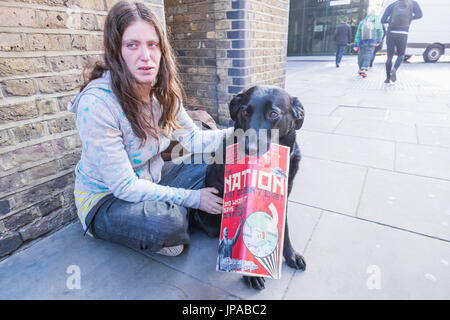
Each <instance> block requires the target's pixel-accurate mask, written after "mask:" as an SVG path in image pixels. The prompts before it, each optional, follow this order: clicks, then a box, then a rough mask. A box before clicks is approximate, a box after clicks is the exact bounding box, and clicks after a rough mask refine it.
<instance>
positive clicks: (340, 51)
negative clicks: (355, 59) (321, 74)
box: [336, 44, 346, 64]
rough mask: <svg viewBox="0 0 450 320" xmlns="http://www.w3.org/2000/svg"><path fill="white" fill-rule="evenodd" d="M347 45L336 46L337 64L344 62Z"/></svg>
mask: <svg viewBox="0 0 450 320" xmlns="http://www.w3.org/2000/svg"><path fill="white" fill-rule="evenodd" d="M345 47H346V45H345V44H344V45H339V44H337V45H336V64H339V63H341V60H342V56H343V55H344V49H345Z"/></svg>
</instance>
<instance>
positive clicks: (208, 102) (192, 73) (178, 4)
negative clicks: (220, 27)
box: [164, 0, 218, 119]
mask: <svg viewBox="0 0 450 320" xmlns="http://www.w3.org/2000/svg"><path fill="white" fill-rule="evenodd" d="M215 2H217V0H203V1H195V0H165V1H164V6H165V13H166V21H167V28H168V30H169V34H170V36H171V43H172V46H173V47H174V49H175V50H176V53H177V57H178V59H177V61H178V65H179V70H180V77H181V80H182V82H183V84H184V90H185V93H186V96H185V97H184V101H183V102H184V106H185V107H186V108H188V109H192V108H199V109H203V110H207V111H208V112H209V113H210V114H211V116H213V117H214V118H216V119H217V97H216V87H217V84H218V78H217V76H216V73H217V68H216V46H217V41H216V32H215V29H216V19H215V13H214V12H215Z"/></svg>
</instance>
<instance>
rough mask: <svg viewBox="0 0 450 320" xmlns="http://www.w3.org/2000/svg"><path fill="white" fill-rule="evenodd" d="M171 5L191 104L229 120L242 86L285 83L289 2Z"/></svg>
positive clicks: (220, 0)
mask: <svg viewBox="0 0 450 320" xmlns="http://www.w3.org/2000/svg"><path fill="white" fill-rule="evenodd" d="M165 7H166V15H167V17H166V19H167V24H168V26H169V27H170V29H171V31H172V34H173V37H174V38H175V41H174V47H175V48H176V50H177V53H178V56H179V63H180V69H181V73H182V80H183V82H184V86H185V88H187V90H186V95H187V97H186V99H185V105H186V106H187V107H188V108H190V107H203V108H204V109H206V110H208V111H209V113H210V114H211V115H212V116H213V117H214V118H215V120H216V121H219V123H221V124H228V121H229V112H228V103H229V101H230V100H231V99H232V97H233V96H234V95H235V94H236V93H238V92H239V91H241V90H242V89H245V88H248V87H250V86H252V85H255V84H270V85H277V86H281V87H284V79H285V64H286V51H287V31H288V18H289V1H288V0H264V1H262V0H237V1H232V0H210V1H208V0H203V1H201V0H200V1H196V0H166V2H165ZM199 19H202V20H201V21H202V23H197V22H196V21H197V20H199ZM214 52H215V54H214ZM200 57H201V58H200Z"/></svg>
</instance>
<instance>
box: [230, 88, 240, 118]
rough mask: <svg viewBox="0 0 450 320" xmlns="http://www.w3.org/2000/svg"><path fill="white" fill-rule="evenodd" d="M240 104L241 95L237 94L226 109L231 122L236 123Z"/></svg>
mask: <svg viewBox="0 0 450 320" xmlns="http://www.w3.org/2000/svg"><path fill="white" fill-rule="evenodd" d="M241 102H242V95H240V94H238V95H237V96H235V97H234V98H233V100H231V102H230V104H229V106H228V109H229V111H230V117H231V120H233V121H234V122H236V117H237V114H238V112H239V109H240V108H241Z"/></svg>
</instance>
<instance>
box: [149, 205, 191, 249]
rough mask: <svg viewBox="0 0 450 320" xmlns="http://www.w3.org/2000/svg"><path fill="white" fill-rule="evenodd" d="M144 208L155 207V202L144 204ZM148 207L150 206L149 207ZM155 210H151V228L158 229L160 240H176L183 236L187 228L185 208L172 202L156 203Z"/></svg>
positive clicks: (166, 241) (169, 241) (152, 208)
mask: <svg viewBox="0 0 450 320" xmlns="http://www.w3.org/2000/svg"><path fill="white" fill-rule="evenodd" d="M146 207H147V208H146V210H148V209H150V208H151V210H154V209H155V204H153V203H152V204H146ZM149 207H150V208H149ZM156 207H157V209H156V212H153V214H152V216H153V219H152V220H153V223H155V225H154V226H153V228H156V229H157V230H158V234H159V236H160V238H161V239H160V240H161V241H163V242H164V243H165V244H166V245H167V243H172V242H177V240H179V239H181V238H185V237H186V234H187V228H188V221H187V220H188V217H187V209H186V208H184V207H182V206H178V205H175V204H172V203H165V202H163V203H159V204H157V206H156Z"/></svg>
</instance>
